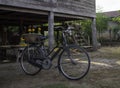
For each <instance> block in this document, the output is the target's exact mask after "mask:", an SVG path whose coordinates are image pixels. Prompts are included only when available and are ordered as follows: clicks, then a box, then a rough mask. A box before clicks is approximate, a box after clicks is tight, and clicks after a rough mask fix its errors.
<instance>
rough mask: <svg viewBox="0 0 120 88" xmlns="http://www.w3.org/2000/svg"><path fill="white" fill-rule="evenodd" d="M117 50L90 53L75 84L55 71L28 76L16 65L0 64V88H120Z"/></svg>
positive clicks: (119, 60)
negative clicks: (85, 68) (88, 62)
mask: <svg viewBox="0 0 120 88" xmlns="http://www.w3.org/2000/svg"><path fill="white" fill-rule="evenodd" d="M119 51H120V48H119V50H118V48H117V47H115V48H110V47H108V48H101V49H99V50H98V51H96V52H90V53H89V55H90V57H91V68H90V71H89V73H88V74H87V76H85V77H84V78H83V79H81V80H78V81H71V80H68V79H66V78H65V77H64V76H63V75H62V74H61V73H60V72H59V71H58V69H57V68H52V69H50V70H43V71H41V72H40V73H39V74H37V75H35V76H28V75H26V74H24V72H23V71H22V70H21V69H20V67H19V64H18V63H4V64H0V88H120V52H119Z"/></svg>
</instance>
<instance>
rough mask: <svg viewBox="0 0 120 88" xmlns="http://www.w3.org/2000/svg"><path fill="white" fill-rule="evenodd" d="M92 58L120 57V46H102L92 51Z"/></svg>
mask: <svg viewBox="0 0 120 88" xmlns="http://www.w3.org/2000/svg"><path fill="white" fill-rule="evenodd" d="M90 57H91V58H112V59H114V58H117V59H119V57H120V47H101V48H100V49H98V50H97V51H95V52H90Z"/></svg>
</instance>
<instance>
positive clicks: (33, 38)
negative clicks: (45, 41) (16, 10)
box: [22, 33, 41, 43]
mask: <svg viewBox="0 0 120 88" xmlns="http://www.w3.org/2000/svg"><path fill="white" fill-rule="evenodd" d="M22 36H23V38H24V39H25V42H26V43H40V42H41V41H40V39H39V37H40V36H41V35H40V34H37V33H31V34H23V35H22Z"/></svg>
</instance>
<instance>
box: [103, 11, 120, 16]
mask: <svg viewBox="0 0 120 88" xmlns="http://www.w3.org/2000/svg"><path fill="white" fill-rule="evenodd" d="M103 14H104V15H106V16H108V17H111V18H113V17H118V16H120V10H118V11H109V12H103Z"/></svg>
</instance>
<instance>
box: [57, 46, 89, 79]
mask: <svg viewBox="0 0 120 88" xmlns="http://www.w3.org/2000/svg"><path fill="white" fill-rule="evenodd" d="M58 68H59V70H60V72H62V74H63V75H64V76H65V77H66V78H68V79H70V80H78V79H81V78H83V77H84V76H85V75H86V74H87V73H88V71H89V68H90V58H89V56H88V54H87V52H86V51H85V50H84V49H83V48H81V47H79V46H76V45H75V46H69V47H68V48H67V49H64V50H63V52H62V53H61V54H60V57H59V60H58Z"/></svg>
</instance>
